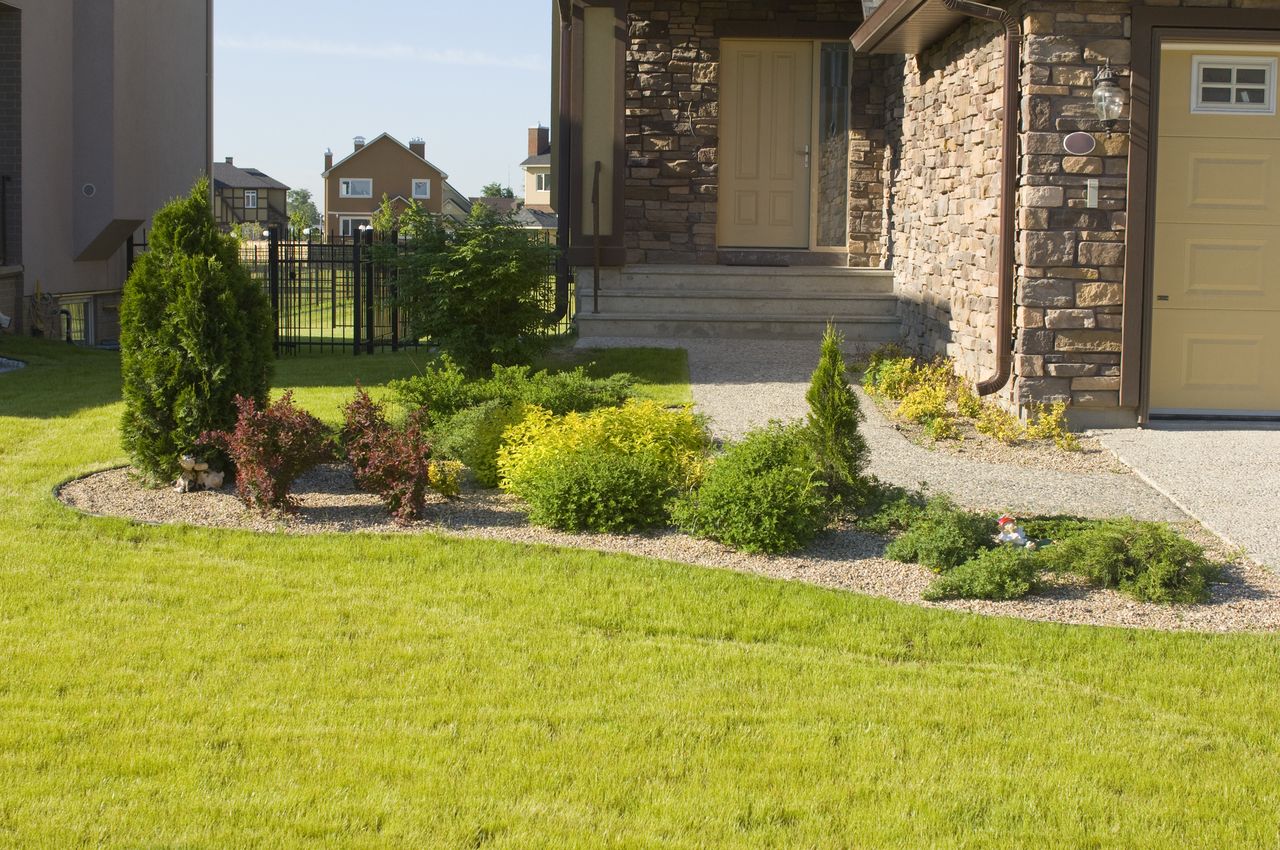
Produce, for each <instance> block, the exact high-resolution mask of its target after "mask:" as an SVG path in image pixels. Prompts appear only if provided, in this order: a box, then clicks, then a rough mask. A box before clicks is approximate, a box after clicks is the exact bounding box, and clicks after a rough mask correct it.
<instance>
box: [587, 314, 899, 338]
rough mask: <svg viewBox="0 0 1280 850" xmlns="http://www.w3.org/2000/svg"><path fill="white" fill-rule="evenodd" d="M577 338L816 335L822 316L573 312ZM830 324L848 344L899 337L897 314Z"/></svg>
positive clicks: (822, 325) (843, 319)
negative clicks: (842, 335) (816, 317)
mask: <svg viewBox="0 0 1280 850" xmlns="http://www.w3.org/2000/svg"><path fill="white" fill-rule="evenodd" d="M576 321H577V324H578V336H579V338H580V339H598V338H607V337H670V338H676V339H697V338H733V339H814V340H816V339H819V338H821V336H822V333H823V331H824V330H825V328H826V325H827V322H826V319H814V318H797V317H794V316H777V315H768V314H756V315H749V316H742V317H738V318H732V317H718V318H704V317H700V316H694V315H686V316H675V315H670V314H663V313H659V314H645V313H629V314H626V315H618V314H604V313H600V314H591V313H589V312H585V311H584V312H580V313H578V315H577V316H576ZM835 326H836V328H837V329H838V330H840V331H841V332H842V333H843V334H844V335H845V340H846V342H847V343H848V344H849V345H850V346H859V345H868V346H874V345H879V344H881V343H885V342H893V341H895V340H897V339H899V338H900V336H901V330H902V325H901V322H900V321H899V319H898V318H897V316H849V315H845V316H841V317H838V318H837V319H836V321H835Z"/></svg>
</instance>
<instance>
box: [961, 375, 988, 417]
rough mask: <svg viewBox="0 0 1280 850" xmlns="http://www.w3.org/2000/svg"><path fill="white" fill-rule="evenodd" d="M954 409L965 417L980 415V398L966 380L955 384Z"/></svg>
mask: <svg viewBox="0 0 1280 850" xmlns="http://www.w3.org/2000/svg"><path fill="white" fill-rule="evenodd" d="M956 411H957V412H958V413H959V414H960V415H961V416H963V417H964V418H965V419H977V418H978V417H979V416H981V415H982V399H981V398H980V397H979V396H978V394H977V393H976V392H974V390H973V387H972V386H971V385H970V384H969V382H968V381H964V380H961V381H960V382H959V383H958V384H957V385H956Z"/></svg>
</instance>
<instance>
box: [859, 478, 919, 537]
mask: <svg viewBox="0 0 1280 850" xmlns="http://www.w3.org/2000/svg"><path fill="white" fill-rule="evenodd" d="M926 504H927V500H926V499H925V497H924V495H923V494H921V493H920V492H919V491H911V490H906V489H904V488H902V487H896V486H892V485H889V484H885V483H883V482H881V481H880V480H878V479H873V480H872V482H871V484H870V486H869V487H868V488H867V499H866V501H865V502H864V503H863V505H862V509H861V510H860V511H859V513H858V516H857V518H856V523H857V525H858V527H859V528H861V529H862V530H863V531H869V532H871V533H872V534H898V533H901V532H903V531H906V530H907V529H908V528H910V527H911V526H912V525H914V524H915V523H916V522H918V521H919V520H920V518H921V517H922V516H924V512H925V505H926Z"/></svg>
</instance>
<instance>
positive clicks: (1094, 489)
mask: <svg viewBox="0 0 1280 850" xmlns="http://www.w3.org/2000/svg"><path fill="white" fill-rule="evenodd" d="M591 344H592V345H595V346H600V345H601V344H602V341H601V340H595V339H593V340H591ZM608 344H609V345H610V346H656V347H668V348H672V347H678V348H684V349H685V350H686V351H688V352H689V376H690V380H691V382H692V385H693V397H694V401H695V402H696V403H697V406H698V409H699V410H700V411H702V412H703V413H706V414H707V415H708V416H710V417H711V420H712V430H713V431H714V432H715V433H716V435H717V436H721V437H726V438H734V437H739V436H741V435H742V434H743V433H744V432H745V431H747V430H748V429H749V428H751V427H753V426H756V425H762V424H764V423H766V422H768V421H769V420H770V419H783V420H787V419H796V418H799V417H802V416H804V414H805V412H806V411H807V410H808V406H807V404H806V403H805V400H804V393H805V390H806V389H807V388H808V385H809V376H810V375H811V374H812V372H813V368H814V366H815V365H816V363H817V357H818V346H817V344H816V343H812V342H790V341H785V342H783V341H774V342H756V341H747V340H719V339H717V340H709V339H708V340H670V339H665V340H658V339H613V340H609V341H608ZM862 409H863V411H864V412H865V413H866V416H867V422H866V425H865V426H864V429H863V432H864V434H865V436H866V438H867V442H868V443H869V444H870V446H871V468H870V471H871V472H872V473H874V474H875V475H877V476H879V477H880V478H881V479H883V480H885V481H889V482H891V483H894V484H898V485H900V486H904V487H918V486H920V484H921V483H925V484H927V485H928V487H929V489H930V490H931V491H933V492H938V493H949V494H950V495H951V496H953V497H954V498H955V499H956V500H957V501H958V502H960V503H961V504H963V505H965V506H967V507H970V508H974V509H979V510H997V511H1011V512H1013V513H1015V514H1059V513H1065V514H1077V515H1080V516H1090V517H1112V516H1131V517H1135V518H1137V519H1152V520H1168V521H1178V520H1185V519H1186V518H1187V517H1186V515H1185V514H1184V513H1183V511H1182V510H1180V509H1179V508H1178V507H1177V505H1175V504H1174V503H1173V502H1171V501H1170V500H1169V499H1168V498H1166V497H1165V496H1163V495H1161V494H1160V493H1158V492H1156V490H1154V489H1153V488H1152V487H1151V486H1149V485H1148V484H1146V483H1145V482H1144V481H1143V480H1142V479H1141V478H1139V477H1138V476H1135V475H1116V474H1109V473H1108V474H1103V473H1093V474H1083V473H1072V472H1060V471H1051V470H1038V469H1028V468H1026V467H1017V466H1003V465H997V464H991V463H983V462H981V461H976V460H970V459H967V458H962V457H956V456H954V455H951V454H949V453H945V452H940V451H930V450H929V449H927V448H925V447H923V446H918V445H915V444H914V443H912V442H910V441H909V440H907V439H906V438H905V437H903V436H902V435H901V434H900V433H898V431H897V430H895V429H894V427H893V425H892V423H890V422H889V421H888V420H887V419H886V418H885V417H884V416H883V415H882V414H881V413H880V412H879V410H878V409H877V408H876V406H875V405H874V404H873V403H872V402H871V401H870V400H869V399H867V398H866V397H865V396H864V397H863V403H862Z"/></svg>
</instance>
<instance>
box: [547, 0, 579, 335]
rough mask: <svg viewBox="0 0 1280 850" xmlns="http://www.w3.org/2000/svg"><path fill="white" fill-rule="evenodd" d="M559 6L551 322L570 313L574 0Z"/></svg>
mask: <svg viewBox="0 0 1280 850" xmlns="http://www.w3.org/2000/svg"><path fill="white" fill-rule="evenodd" d="M557 2H558V3H559V7H560V92H559V97H558V102H557V103H556V112H557V116H556V138H555V139H554V145H553V147H552V150H553V151H554V152H555V157H556V207H557V208H556V249H557V256H556V303H555V310H554V312H553V313H552V314H551V317H550V320H551V322H553V323H554V322H559V321H560V320H561V319H563V318H564V317H565V316H567V315H569V275H570V273H571V272H570V268H569V209H570V203H569V195H570V194H571V192H572V189H571V186H572V183H571V182H570V179H569V163H570V161H571V160H570V157H569V154H570V150H569V139H570V138H572V136H573V134H572V133H571V132H569V120H570V119H569V104H570V101H571V98H572V95H573V80H572V75H571V73H570V72H571V70H572V67H573V63H572V62H570V61H569V59H570V53H571V51H572V50H573V8H572V6H573V4H572V2H571V0H557Z"/></svg>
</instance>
